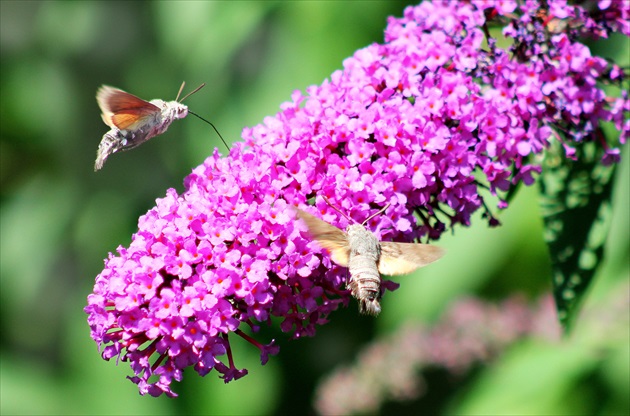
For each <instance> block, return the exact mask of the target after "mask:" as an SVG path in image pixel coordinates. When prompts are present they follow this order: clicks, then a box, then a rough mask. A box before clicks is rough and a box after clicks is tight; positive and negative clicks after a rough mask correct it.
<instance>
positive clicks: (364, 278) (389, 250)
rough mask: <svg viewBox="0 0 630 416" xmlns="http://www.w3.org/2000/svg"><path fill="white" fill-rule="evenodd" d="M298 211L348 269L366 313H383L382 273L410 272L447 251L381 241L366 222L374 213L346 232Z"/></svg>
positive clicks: (354, 293)
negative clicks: (381, 302) (381, 303)
mask: <svg viewBox="0 0 630 416" xmlns="http://www.w3.org/2000/svg"><path fill="white" fill-rule="evenodd" d="M385 208H387V207H385ZM381 212H382V211H381ZM379 213H380V212H379ZM379 213H377V214H375V215H378V214H379ZM296 214H297V217H298V218H299V219H301V220H302V221H304V223H305V224H306V226H307V227H308V230H309V233H310V235H311V237H313V239H314V240H316V241H317V242H318V243H319V245H320V246H322V247H323V248H325V249H327V250H328V251H329V252H330V254H331V259H332V261H334V262H335V263H337V264H338V265H340V266H342V267H347V268H348V270H349V272H350V280H349V282H348V285H347V286H348V289H350V291H351V293H352V296H354V297H355V298H356V299H357V301H358V302H359V311H360V312H361V313H363V314H367V315H372V316H377V315H378V314H379V313H380V312H381V305H380V303H379V301H380V299H381V273H382V274H385V275H400V274H405V273H410V272H412V271H414V270H416V269H417V268H419V267H423V266H426V265H427V264H429V263H433V262H434V261H436V260H437V259H439V258H440V257H442V255H443V254H444V250H443V249H442V248H440V247H436V246H432V245H429V244H419V243H394V242H387V241H379V240H378V238H376V236H375V235H374V234H373V233H372V232H370V231H369V230H368V229H366V228H365V225H364V224H366V223H367V221H369V220H370V219H371V218H373V217H374V216H372V217H370V218H368V219H367V220H365V221H364V222H363V223H362V224H358V223H357V224H351V225H349V226H348V228H347V229H346V232H343V231H341V230H340V229H339V228H337V227H335V226H333V225H330V224H328V223H327V222H325V221H323V220H320V219H319V218H316V217H314V216H313V215H311V214H309V213H307V212H304V211H302V210H299V209H296Z"/></svg>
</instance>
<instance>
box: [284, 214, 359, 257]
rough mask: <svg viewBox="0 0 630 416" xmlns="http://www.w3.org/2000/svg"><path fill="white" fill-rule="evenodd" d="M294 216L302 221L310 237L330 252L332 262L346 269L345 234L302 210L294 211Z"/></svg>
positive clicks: (346, 241)
mask: <svg viewBox="0 0 630 416" xmlns="http://www.w3.org/2000/svg"><path fill="white" fill-rule="evenodd" d="M296 215H297V217H298V218H299V219H301V220H302V221H304V223H305V224H306V226H307V227H308V231H309V234H310V235H311V237H313V239H314V240H316V241H317V242H318V243H319V245H320V246H322V247H323V248H325V249H326V250H328V251H329V252H330V257H331V258H332V260H333V261H334V262H335V263H337V264H338V265H340V266H342V267H348V262H349V261H350V245H349V244H348V237H347V235H346V233H344V232H343V231H341V230H340V229H339V228H337V227H335V226H333V225H330V224H328V223H327V222H326V221H323V220H320V219H319V218H317V217H314V216H313V215H311V214H309V213H307V212H304V211H302V210H299V209H296Z"/></svg>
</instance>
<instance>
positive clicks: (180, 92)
mask: <svg viewBox="0 0 630 416" xmlns="http://www.w3.org/2000/svg"><path fill="white" fill-rule="evenodd" d="M185 85H186V81H182V86H181V87H179V91H178V92H177V97H175V101H179V96H180V95H182V91H184V86H185Z"/></svg>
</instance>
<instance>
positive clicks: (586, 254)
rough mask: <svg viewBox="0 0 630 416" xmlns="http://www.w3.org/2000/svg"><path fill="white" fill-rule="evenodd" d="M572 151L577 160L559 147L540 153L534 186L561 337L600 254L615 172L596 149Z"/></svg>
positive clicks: (554, 145) (595, 146)
mask: <svg viewBox="0 0 630 416" xmlns="http://www.w3.org/2000/svg"><path fill="white" fill-rule="evenodd" d="M598 133H601V132H598ZM601 134H603V133H601ZM600 137H603V136H600ZM575 151H576V154H575V155H576V157H577V160H571V159H569V158H567V157H566V156H565V154H564V150H563V148H562V144H561V143H559V142H558V141H555V142H553V143H552V145H551V146H550V147H549V148H548V149H547V151H546V152H545V156H544V160H543V169H542V175H541V180H540V181H539V183H540V186H541V208H542V214H543V218H544V227H545V241H546V242H547V245H548V246H549V252H550V254H551V263H552V269H553V280H552V283H553V293H554V298H555V301H556V309H557V312H558V319H559V321H560V324H561V325H562V327H563V328H564V331H565V333H567V332H568V331H569V330H570V327H571V324H572V322H573V320H574V318H575V316H576V314H577V311H578V310H579V305H580V303H581V301H582V300H583V298H584V296H585V292H586V290H587V289H588V287H589V285H590V283H591V281H592V280H593V276H594V275H595V272H596V271H597V267H598V266H599V264H600V262H601V260H602V257H603V254H604V242H605V241H606V236H607V235H608V230H609V228H610V218H611V190H612V184H613V178H614V172H615V165H612V166H603V165H602V164H601V157H602V149H601V147H600V146H599V145H598V144H596V143H594V142H586V143H578V144H577V145H576V147H575Z"/></svg>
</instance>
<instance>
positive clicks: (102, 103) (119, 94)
mask: <svg viewBox="0 0 630 416" xmlns="http://www.w3.org/2000/svg"><path fill="white" fill-rule="evenodd" d="M96 101H97V102H98V106H99V107H100V108H101V112H102V114H101V117H103V121H104V122H105V124H107V125H108V126H109V127H116V128H118V129H119V130H136V129H138V128H140V127H142V125H143V124H145V123H146V122H147V121H149V120H150V119H151V117H153V116H155V115H156V114H157V113H160V112H161V110H160V108H159V107H158V106H156V105H153V104H151V103H150V102H148V101H145V100H143V99H142V98H138V97H136V96H135V95H133V94H129V93H128V92H125V91H123V90H119V89H117V88H112V87H110V86H107V85H103V86H102V87H101V88H99V90H98V92H97V93H96Z"/></svg>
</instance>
